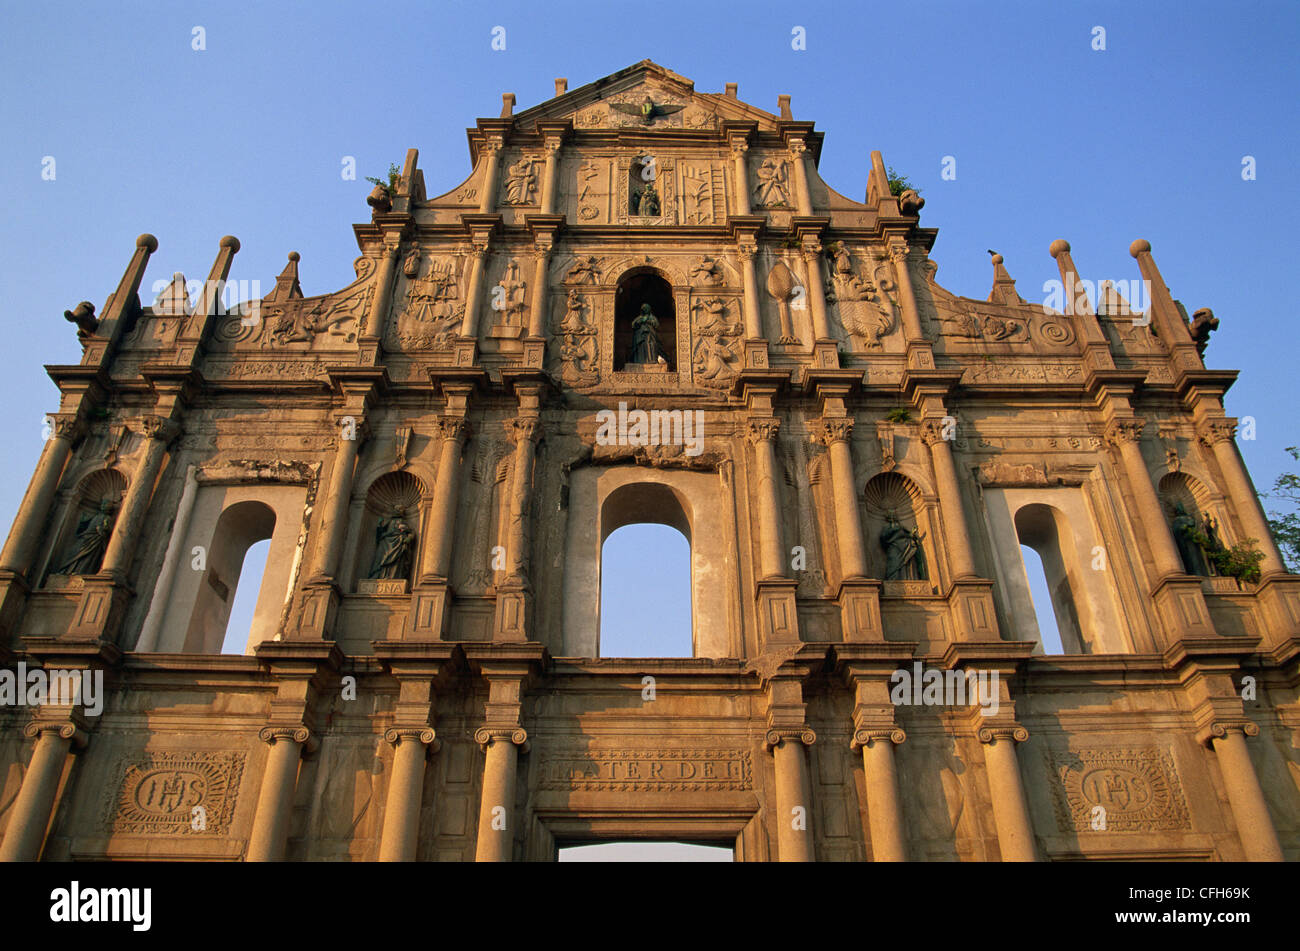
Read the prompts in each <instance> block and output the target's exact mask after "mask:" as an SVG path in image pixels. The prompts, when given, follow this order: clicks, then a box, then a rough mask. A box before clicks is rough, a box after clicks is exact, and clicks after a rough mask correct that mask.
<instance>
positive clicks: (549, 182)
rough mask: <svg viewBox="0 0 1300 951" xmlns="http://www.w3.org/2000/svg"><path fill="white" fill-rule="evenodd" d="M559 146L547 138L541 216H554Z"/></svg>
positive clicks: (557, 140)
mask: <svg viewBox="0 0 1300 951" xmlns="http://www.w3.org/2000/svg"><path fill="white" fill-rule="evenodd" d="M560 145H561V140H560V139H558V138H552V137H550V136H548V137H547V139H546V166H545V168H544V169H543V170H542V214H544V215H553V214H555V196H556V192H558V191H559V189H558V188H557V187H556V186H557V184H558V181H559V167H560V162H559V158H560ZM540 286H541V285H540V284H537V285H534V287H540Z"/></svg>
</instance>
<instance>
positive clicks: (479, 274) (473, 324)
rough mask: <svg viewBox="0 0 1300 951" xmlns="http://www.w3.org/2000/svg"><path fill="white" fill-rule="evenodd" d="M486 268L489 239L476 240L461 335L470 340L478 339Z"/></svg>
mask: <svg viewBox="0 0 1300 951" xmlns="http://www.w3.org/2000/svg"><path fill="white" fill-rule="evenodd" d="M486 270H487V241H486V240H483V241H480V240H475V242H474V251H473V257H472V263H471V264H470V269H469V291H468V293H466V295H465V317H464V319H463V320H462V322H461V329H460V334H461V336H462V337H468V338H469V339H470V340H477V339H478V318H479V310H480V309H481V308H482V304H483V278H484V274H485V272H486Z"/></svg>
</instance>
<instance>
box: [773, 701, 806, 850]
mask: <svg viewBox="0 0 1300 951" xmlns="http://www.w3.org/2000/svg"><path fill="white" fill-rule="evenodd" d="M815 742H817V734H816V733H814V732H813V731H812V730H810V729H808V728H806V727H805V728H804V729H802V730H769V731H768V734H767V747H768V749H770V750H771V751H772V755H773V757H774V758H775V761H776V843H777V858H778V859H779V860H780V861H782V862H812V861H815V860H816V859H815V856H814V851H813V839H812V828H811V824H812V800H811V797H810V796H809V795H808V765H807V762H806V761H805V759H804V747H805V746H812V745H813V743H815Z"/></svg>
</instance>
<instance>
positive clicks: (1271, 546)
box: [1199, 419, 1286, 575]
mask: <svg viewBox="0 0 1300 951" xmlns="http://www.w3.org/2000/svg"><path fill="white" fill-rule="evenodd" d="M1236 435H1237V421H1236V420H1235V419H1213V420H1209V421H1207V422H1205V423H1203V424H1202V425H1201V427H1200V431H1199V436H1200V439H1201V442H1203V443H1204V444H1205V445H1207V446H1209V447H1210V449H1211V450H1212V451H1213V452H1214V458H1215V459H1216V460H1217V461H1218V463H1219V471H1220V472H1221V473H1222V474H1223V481H1224V482H1225V483H1226V485H1225V486H1224V487H1225V488H1226V489H1227V490H1228V497H1229V498H1230V499H1232V507H1233V508H1234V509H1235V510H1236V512H1237V518H1239V519H1241V524H1242V527H1243V528H1244V529H1245V531H1246V534H1247V535H1248V536H1249V537H1251V538H1254V539H1255V543H1256V545H1258V547H1259V550H1260V551H1262V552H1263V553H1264V560H1263V561H1261V562H1260V564H1259V569H1260V572H1261V574H1265V575H1270V574H1275V573H1278V572H1285V571H1286V566H1285V565H1284V564H1283V563H1282V555H1281V554H1280V553H1279V552H1278V550H1277V543H1276V542H1275V541H1274V540H1273V533H1272V532H1271V531H1270V530H1269V527H1268V522H1267V521H1266V520H1265V518H1264V512H1263V510H1262V509H1261V508H1260V506H1259V496H1258V495H1256V494H1255V489H1254V487H1253V486H1252V485H1251V483H1250V476H1249V475H1247V474H1246V467H1245V465H1244V464H1243V463H1242V461H1241V455H1240V454H1239V453H1238V451H1237V443H1236V438H1235V437H1236Z"/></svg>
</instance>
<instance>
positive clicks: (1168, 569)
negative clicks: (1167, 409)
mask: <svg viewBox="0 0 1300 951" xmlns="http://www.w3.org/2000/svg"><path fill="white" fill-rule="evenodd" d="M1144 425H1146V423H1145V420H1141V419H1116V420H1112V421H1111V423H1110V425H1109V426H1107V427H1106V439H1107V440H1108V441H1109V442H1110V443H1111V444H1112V445H1114V446H1117V447H1119V452H1120V458H1121V459H1122V460H1123V462H1124V472H1125V474H1126V475H1127V476H1128V484H1129V491H1131V492H1132V493H1133V501H1134V503H1135V504H1136V505H1137V510H1138V511H1137V515H1138V518H1139V520H1140V521H1141V523H1142V527H1143V528H1144V529H1145V530H1146V532H1145V534H1146V540H1147V545H1148V546H1150V547H1149V550H1150V552H1151V557H1152V560H1153V561H1154V562H1155V566H1156V576H1157V579H1159V578H1163V577H1165V576H1166V575H1181V574H1183V573H1184V572H1183V560H1182V559H1181V558H1180V557H1179V556H1178V547H1177V545H1175V544H1174V536H1173V533H1172V532H1171V531H1170V529H1169V523H1168V522H1167V521H1165V513H1164V511H1163V510H1162V509H1161V507H1160V499H1159V498H1158V497H1157V496H1156V489H1155V486H1154V485H1153V484H1152V483H1151V472H1150V470H1148V469H1147V464H1146V460H1145V459H1143V458H1142V449H1141V446H1140V445H1139V444H1138V440H1139V439H1140V438H1141V436H1142V427H1143V426H1144Z"/></svg>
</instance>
